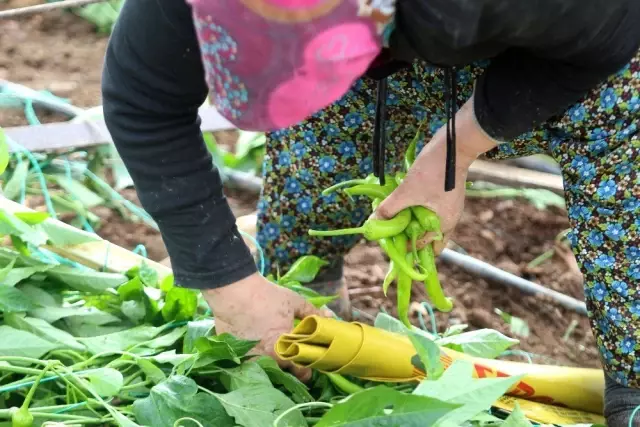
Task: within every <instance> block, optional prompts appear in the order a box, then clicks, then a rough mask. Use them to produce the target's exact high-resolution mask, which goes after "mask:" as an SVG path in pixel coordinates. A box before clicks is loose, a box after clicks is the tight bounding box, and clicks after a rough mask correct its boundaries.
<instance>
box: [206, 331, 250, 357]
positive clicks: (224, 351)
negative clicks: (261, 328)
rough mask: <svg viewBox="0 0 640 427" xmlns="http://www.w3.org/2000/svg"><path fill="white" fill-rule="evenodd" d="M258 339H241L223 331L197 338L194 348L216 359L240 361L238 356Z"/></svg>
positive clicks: (244, 352) (243, 353)
mask: <svg viewBox="0 0 640 427" xmlns="http://www.w3.org/2000/svg"><path fill="white" fill-rule="evenodd" d="M258 342H259V341H248V340H241V339H238V338H236V337H234V336H233V335H230V334H227V333H224V334H220V335H216V336H214V337H202V338H198V339H197V340H196V342H195V346H196V349H197V350H198V352H199V353H202V355H204V356H207V358H209V359H212V361H217V360H233V361H234V362H236V363H238V364H239V363H240V362H241V361H240V358H241V357H243V356H245V355H246V354H247V353H248V352H249V351H251V349H253V348H254V347H255V346H256V344H258Z"/></svg>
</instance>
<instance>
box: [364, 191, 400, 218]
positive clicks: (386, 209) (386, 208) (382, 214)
mask: <svg viewBox="0 0 640 427" xmlns="http://www.w3.org/2000/svg"><path fill="white" fill-rule="evenodd" d="M406 207H407V204H406V199H405V198H404V197H402V188H401V187H398V188H397V189H396V190H395V191H394V192H393V193H391V194H390V195H389V197H387V198H386V199H384V200H383V201H382V203H380V206H378V208H377V209H376V210H375V212H374V213H373V215H372V217H373V218H375V219H391V218H393V217H394V216H396V214H397V213H398V212H400V211H401V210H403V209H404V208H406Z"/></svg>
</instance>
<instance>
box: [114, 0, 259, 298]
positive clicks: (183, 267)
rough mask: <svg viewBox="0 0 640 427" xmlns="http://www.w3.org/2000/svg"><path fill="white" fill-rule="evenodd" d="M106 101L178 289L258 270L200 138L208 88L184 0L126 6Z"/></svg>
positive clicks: (222, 281)
mask: <svg viewBox="0 0 640 427" xmlns="http://www.w3.org/2000/svg"><path fill="white" fill-rule="evenodd" d="M102 96H103V108H104V117H105V121H106V124H107V127H108V129H109V132H110V133H111V136H112V138H113V140H114V143H115V145H116V148H117V150H118V152H119V153H120V155H121V157H122V159H123V161H124V163H125V165H126V167H127V169H128V170H129V173H130V174H131V177H132V178H133V181H134V183H135V187H136V190H137V192H138V196H139V198H140V202H141V204H142V206H143V207H144V208H145V209H146V210H147V211H148V212H149V214H150V215H151V216H152V217H153V218H154V219H155V221H156V222H157V223H158V226H159V228H160V232H161V233H162V237H163V240H164V242H165V245H166V246H167V250H168V252H169V256H170V257H171V264H172V267H173V271H174V275H175V279H176V283H177V284H179V285H181V286H185V287H191V288H201V289H204V288H216V287H220V286H224V285H227V284H230V283H233V282H236V281H238V280H241V279H243V278H245V277H247V276H249V275H251V274H253V273H255V272H256V265H255V263H254V261H253V259H252V257H251V255H250V252H249V249H248V248H247V247H246V245H245V244H244V241H243V239H242V238H241V236H240V234H239V232H238V230H237V228H236V225H235V218H234V215H233V213H232V212H231V209H230V208H229V205H228V204H227V201H226V199H225V197H224V194H223V191H222V183H221V179H220V175H219V173H218V171H217V170H216V169H215V168H214V167H213V163H212V159H211V156H210V155H209V153H208V151H207V149H206V146H205V144H204V141H203V138H202V134H201V132H200V119H199V116H198V108H199V107H200V106H201V105H202V104H203V103H204V101H205V99H206V96H207V87H206V83H205V78H204V71H203V67H202V62H201V59H200V51H199V48H198V41H197V38H196V34H195V30H194V28H193V23H192V18H191V11H190V9H189V7H188V5H187V4H186V2H185V1H184V0H132V1H127V2H125V4H124V7H123V9H122V11H121V14H120V17H119V19H118V21H117V24H116V26H115V28H114V31H113V34H112V36H111V39H110V41H109V45H108V48H107V53H106V58H105V66H104V70H103V83H102Z"/></svg>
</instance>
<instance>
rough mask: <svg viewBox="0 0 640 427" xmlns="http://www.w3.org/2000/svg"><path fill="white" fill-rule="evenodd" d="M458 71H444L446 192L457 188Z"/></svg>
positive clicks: (446, 69)
mask: <svg viewBox="0 0 640 427" xmlns="http://www.w3.org/2000/svg"><path fill="white" fill-rule="evenodd" d="M457 99H458V94H457V88H456V71H455V69H453V68H445V70H444V105H445V106H444V108H445V114H446V116H447V159H446V164H445V175H444V191H446V192H448V191H451V190H453V189H454V188H455V187H456V109H457Z"/></svg>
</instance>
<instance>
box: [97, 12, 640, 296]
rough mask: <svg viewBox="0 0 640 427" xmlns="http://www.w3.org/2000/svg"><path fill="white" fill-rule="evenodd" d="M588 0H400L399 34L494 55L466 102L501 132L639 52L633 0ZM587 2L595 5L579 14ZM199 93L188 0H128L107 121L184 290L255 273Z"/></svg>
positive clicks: (114, 42) (432, 47)
mask: <svg viewBox="0 0 640 427" xmlns="http://www.w3.org/2000/svg"><path fill="white" fill-rule="evenodd" d="M588 3H589V4H588V5H585V3H584V1H583V0H539V1H535V2H531V1H521V2H517V1H513V0H476V1H468V0H399V1H398V16H397V29H398V30H397V35H398V38H400V39H402V42H401V43H399V44H400V45H401V46H403V45H404V46H405V48H406V47H409V48H410V50H412V51H414V52H417V53H418V57H420V58H422V59H425V60H427V61H430V62H433V63H435V64H443V65H451V64H464V63H467V62H471V61H473V60H477V59H484V58H491V59H492V62H491V65H490V67H489V69H488V70H487V71H486V73H485V74H484V76H483V77H482V78H480V79H479V81H478V82H477V84H476V97H475V99H476V104H475V111H476V115H477V117H478V120H479V123H480V125H481V126H482V127H483V129H484V130H485V131H486V132H487V133H488V134H489V135H490V136H492V137H494V138H496V139H498V140H506V139H510V138H512V137H514V136H517V135H519V134H521V133H523V132H525V131H527V130H529V129H530V128H531V127H533V126H534V125H535V124H538V123H541V122H543V121H545V120H547V119H548V118H549V117H551V116H552V115H554V114H557V113H559V112H561V111H563V109H565V108H566V107H567V106H569V105H570V104H571V103H572V102H575V101H577V100H578V99H579V98H580V96H582V95H583V94H584V93H586V92H587V91H588V90H589V89H591V88H592V87H594V86H595V85H596V84H597V83H598V82H600V81H601V80H603V79H604V78H606V77H607V76H608V75H610V74H613V73H614V72H616V71H617V70H618V69H619V68H620V67H622V66H623V65H624V64H625V63H626V62H627V61H628V60H629V59H631V57H632V56H633V54H634V53H635V51H636V50H637V49H638V39H639V34H640V25H639V24H638V22H640V17H639V10H640V7H639V5H640V2H638V1H637V0H607V1H606V2H605V1H604V0H589V2H588ZM523 5H529V6H526V7H525V6H523ZM589 6H590V7H599V8H600V9H599V10H598V11H597V13H584V12H583V11H580V9H581V8H584V7H589ZM602 8H604V9H602ZM248 31H251V30H250V29H248ZM206 96H207V87H206V84H205V78H204V72H203V66H202V63H201V58H200V53H199V47H198V42H197V38H196V35H195V31H194V27H193V23H192V18H191V11H190V9H189V7H188V5H187V4H186V2H185V0H132V1H127V2H125V4H124V7H123V9H122V12H121V15H120V18H119V20H118V22H117V24H116V26H115V28H114V31H113V34H112V36H111V40H110V42H109V46H108V49H107V53H106V60H105V67H104V73H103V108H104V115H105V120H106V123H107V127H108V129H109V131H110V132H111V135H112V137H113V140H114V143H115V145H116V147H117V149H118V151H119V153H120V155H121V156H122V159H123V161H124V162H125V164H126V166H127V168H128V170H129V172H130V174H131V176H132V178H133V180H134V183H135V186H136V189H137V191H138V195H139V197H140V201H141V203H142V205H143V207H144V208H145V209H146V210H147V211H148V212H149V213H150V214H151V215H152V216H153V218H154V219H155V220H156V221H157V223H158V225H159V227H160V231H161V233H162V237H163V239H164V242H165V244H166V246H167V249H168V252H169V255H170V257H171V261H172V266H173V269H174V273H175V278H176V282H177V283H178V284H180V285H182V286H187V287H192V288H215V287H219V286H224V285H227V284H230V283H233V282H235V281H237V280H240V279H242V278H245V277H247V276H249V275H250V274H252V273H254V272H255V271H256V266H255V263H254V261H253V259H252V257H251V255H250V253H249V251H248V249H247V248H246V246H245V244H244V242H243V240H242V238H241V237H240V235H239V233H238V230H237V228H236V226H235V219H234V216H233V214H232V212H231V210H230V208H229V206H228V204H227V202H226V200H225V197H224V195H223V192H222V184H221V180H220V176H219V174H218V172H217V170H216V169H215V168H214V167H213V166H212V159H211V157H210V155H209V154H208V152H207V150H206V147H205V145H204V142H203V140H202V136H201V133H200V121H199V118H198V108H199V107H200V106H201V105H202V103H203V102H204V100H205V99H206Z"/></svg>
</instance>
